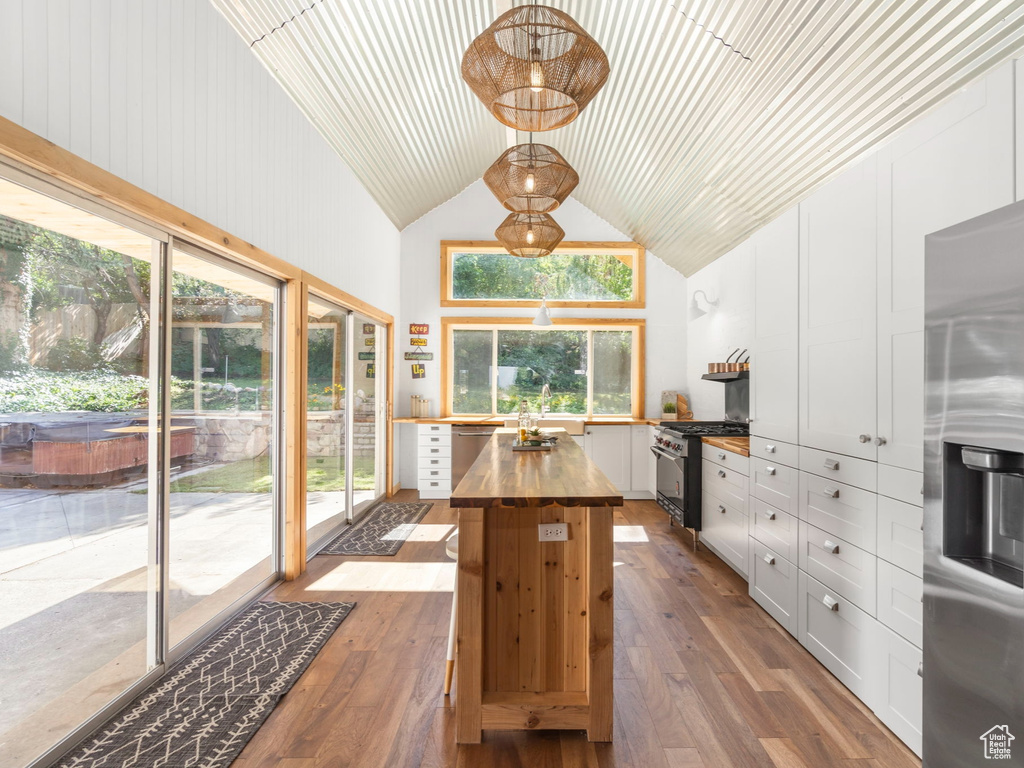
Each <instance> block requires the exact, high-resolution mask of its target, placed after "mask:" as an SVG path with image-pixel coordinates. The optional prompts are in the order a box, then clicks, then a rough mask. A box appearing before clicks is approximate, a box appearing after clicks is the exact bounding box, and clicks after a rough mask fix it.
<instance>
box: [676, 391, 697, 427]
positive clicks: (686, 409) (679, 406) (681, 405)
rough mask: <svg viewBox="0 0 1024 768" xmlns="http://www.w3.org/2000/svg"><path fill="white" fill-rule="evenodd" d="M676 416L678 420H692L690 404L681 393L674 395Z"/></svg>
mask: <svg viewBox="0 0 1024 768" xmlns="http://www.w3.org/2000/svg"><path fill="white" fill-rule="evenodd" d="M676 418H678V419H679V421H692V420H693V411H691V410H690V404H689V403H688V402H687V401H686V398H685V397H683V396H682V395H676Z"/></svg>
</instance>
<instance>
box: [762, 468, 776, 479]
mask: <svg viewBox="0 0 1024 768" xmlns="http://www.w3.org/2000/svg"><path fill="white" fill-rule="evenodd" d="M764 473H765V474H766V475H768V477H771V476H772V475H774V474H775V467H765V468H764Z"/></svg>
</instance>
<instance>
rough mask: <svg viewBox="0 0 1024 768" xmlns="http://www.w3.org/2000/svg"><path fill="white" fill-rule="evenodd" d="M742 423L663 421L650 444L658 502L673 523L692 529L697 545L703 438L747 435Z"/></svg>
mask: <svg viewBox="0 0 1024 768" xmlns="http://www.w3.org/2000/svg"><path fill="white" fill-rule="evenodd" d="M748 434H750V431H749V428H748V426H747V424H746V423H745V422H739V421H663V422H662V423H661V428H660V429H659V430H658V433H657V436H656V437H655V440H654V445H652V446H651V451H652V452H653V453H654V455H655V457H657V461H658V505H659V506H660V507H661V508H662V509H664V510H665V511H666V512H668V515H669V518H670V520H671V521H672V522H673V523H679V524H680V525H681V526H683V527H684V528H689V529H690V530H692V531H693V548H694V549H696V548H697V543H698V541H699V540H700V528H701V487H700V477H701V446H702V445H703V444H702V443H701V438H702V437H746V436H747V435H748Z"/></svg>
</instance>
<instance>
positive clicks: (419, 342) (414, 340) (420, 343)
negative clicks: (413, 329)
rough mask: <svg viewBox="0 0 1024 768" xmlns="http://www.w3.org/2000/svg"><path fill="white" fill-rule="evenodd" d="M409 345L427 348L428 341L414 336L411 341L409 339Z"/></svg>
mask: <svg viewBox="0 0 1024 768" xmlns="http://www.w3.org/2000/svg"><path fill="white" fill-rule="evenodd" d="M409 343H410V344H412V345H413V346H414V347H425V346H427V340H426V339H423V338H420V337H417V336H413V337H412V338H411V339H409Z"/></svg>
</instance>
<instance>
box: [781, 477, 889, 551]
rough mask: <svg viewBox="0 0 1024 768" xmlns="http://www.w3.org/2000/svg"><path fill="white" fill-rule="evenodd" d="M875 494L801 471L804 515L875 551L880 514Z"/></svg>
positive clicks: (832, 532) (825, 528)
mask: <svg viewBox="0 0 1024 768" xmlns="http://www.w3.org/2000/svg"><path fill="white" fill-rule="evenodd" d="M876 505H877V497H876V496H875V494H873V493H871V492H869V491H864V490H861V489H860V488H854V487H853V486H850V485H843V484H842V483H838V482H835V481H834V480H826V479H825V478H823V477H818V476H817V475H809V474H807V473H806V472H801V473H800V519H801V520H806V521H807V522H809V523H810V524H811V525H813V526H816V527H818V528H820V529H822V530H823V531H827V532H828V533H831V534H835V535H836V536H838V537H839V538H841V539H846V540H847V541H848V542H850V543H851V544H856V545H857V546H858V547H860V548H861V549H865V550H867V551H869V552H872V553H873V552H874V551H875V546H876V543H877V542H876V538H877V526H878V514H877V510H876Z"/></svg>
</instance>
